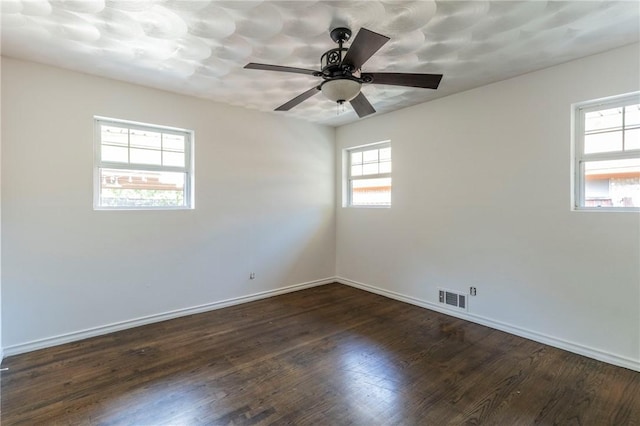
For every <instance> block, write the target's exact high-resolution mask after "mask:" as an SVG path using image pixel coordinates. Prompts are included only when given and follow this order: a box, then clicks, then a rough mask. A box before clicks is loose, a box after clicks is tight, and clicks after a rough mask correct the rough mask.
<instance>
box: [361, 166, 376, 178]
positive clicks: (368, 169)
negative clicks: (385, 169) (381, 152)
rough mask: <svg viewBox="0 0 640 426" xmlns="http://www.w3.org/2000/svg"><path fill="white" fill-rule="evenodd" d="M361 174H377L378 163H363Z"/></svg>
mask: <svg viewBox="0 0 640 426" xmlns="http://www.w3.org/2000/svg"><path fill="white" fill-rule="evenodd" d="M362 174H363V175H377V174H378V163H371V164H365V165H363V166H362Z"/></svg>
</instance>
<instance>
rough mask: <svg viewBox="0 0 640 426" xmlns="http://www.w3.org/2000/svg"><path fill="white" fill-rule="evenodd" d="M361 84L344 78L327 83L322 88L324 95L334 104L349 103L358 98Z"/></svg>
mask: <svg viewBox="0 0 640 426" xmlns="http://www.w3.org/2000/svg"><path fill="white" fill-rule="evenodd" d="M360 86H361V84H360V83H358V82H357V81H355V80H350V79H348V78H342V79H338V80H329V81H325V82H324V83H323V84H322V87H321V88H320V89H321V90H322V94H323V95H325V96H326V97H327V98H328V99H330V100H332V101H333V102H347V101H350V100H351V99H353V98H355V97H356V96H358V93H360Z"/></svg>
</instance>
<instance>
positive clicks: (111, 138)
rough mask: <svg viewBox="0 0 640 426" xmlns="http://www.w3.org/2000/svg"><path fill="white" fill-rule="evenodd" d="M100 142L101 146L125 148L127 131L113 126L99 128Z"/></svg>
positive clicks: (127, 139) (127, 136)
mask: <svg viewBox="0 0 640 426" xmlns="http://www.w3.org/2000/svg"><path fill="white" fill-rule="evenodd" d="M100 140H101V141H102V143H103V144H108V145H120V146H127V145H128V143H129V129H123V128H122V127H114V126H104V125H102V126H100Z"/></svg>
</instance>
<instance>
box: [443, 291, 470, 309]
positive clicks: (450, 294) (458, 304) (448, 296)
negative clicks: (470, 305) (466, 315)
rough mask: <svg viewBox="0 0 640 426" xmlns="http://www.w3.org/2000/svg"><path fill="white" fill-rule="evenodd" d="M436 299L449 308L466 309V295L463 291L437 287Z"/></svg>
mask: <svg viewBox="0 0 640 426" xmlns="http://www.w3.org/2000/svg"><path fill="white" fill-rule="evenodd" d="M438 301H439V302H440V303H442V304H444V305H447V307H450V308H455V309H460V310H463V311H466V310H467V295H466V294H463V293H458V292H455V291H451V290H444V289H438Z"/></svg>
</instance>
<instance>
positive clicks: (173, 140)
mask: <svg viewBox="0 0 640 426" xmlns="http://www.w3.org/2000/svg"><path fill="white" fill-rule="evenodd" d="M162 149H164V150H169V151H178V152H184V136H181V135H172V134H167V133H163V134H162Z"/></svg>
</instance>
